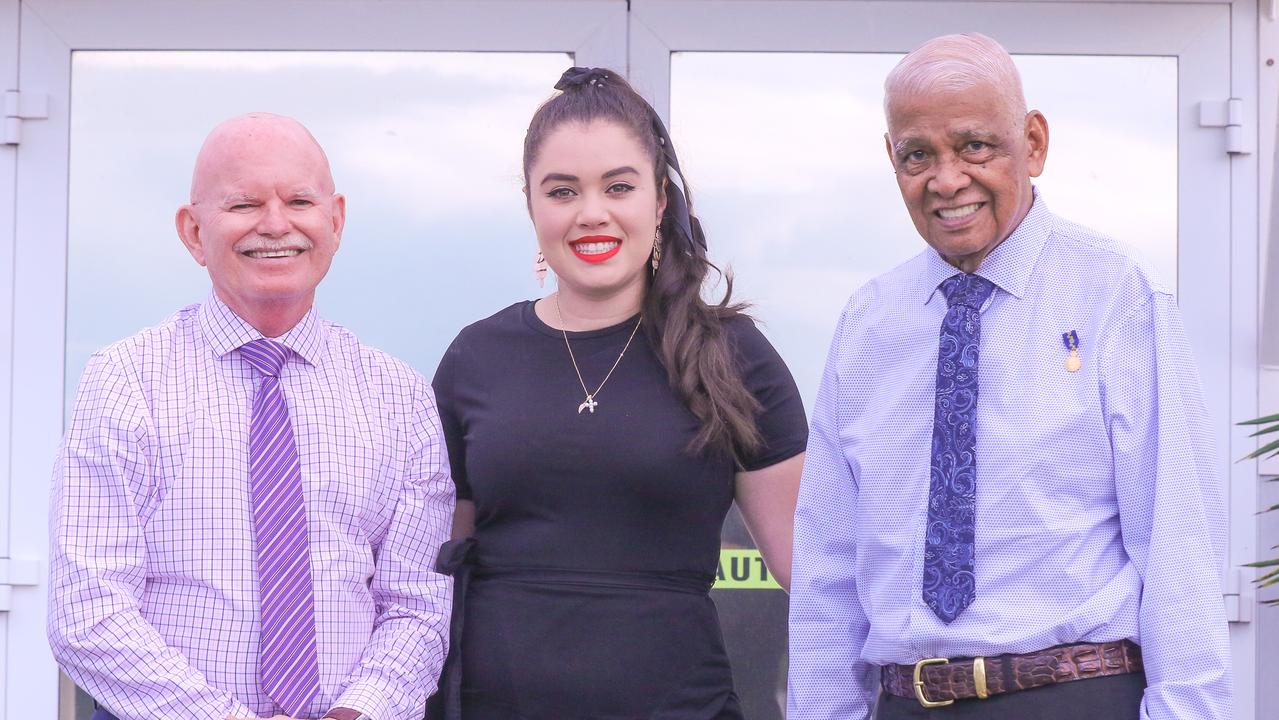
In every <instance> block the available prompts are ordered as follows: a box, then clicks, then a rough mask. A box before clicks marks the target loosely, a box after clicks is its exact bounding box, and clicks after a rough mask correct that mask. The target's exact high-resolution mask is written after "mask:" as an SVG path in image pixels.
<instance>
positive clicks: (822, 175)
mask: <svg viewBox="0 0 1279 720" xmlns="http://www.w3.org/2000/svg"><path fill="white" fill-rule="evenodd" d="M900 59H901V56H900V55H892V54H871V53H862V54H857V53H675V54H674V55H673V56H672V59H671V124H672V135H673V136H674V138H675V142H676V144H677V146H678V148H679V151H680V161H681V163H682V164H683V166H684V169H685V170H686V171H687V172H688V177H689V180H690V183H691V184H692V187H693V191H694V194H695V201H696V204H697V208H696V211H697V214H698V215H699V217H701V219H702V220H703V222H704V223H705V225H706V232H707V236H708V238H709V243H710V248H711V255H712V257H713V258H714V259H715V260H716V263H717V264H719V265H720V267H725V266H731V267H732V268H733V270H734V271H735V272H736V276H737V277H736V282H735V285H734V287H735V291H736V293H738V294H739V295H740V297H741V298H742V299H745V300H749V301H751V302H753V303H754V304H755V309H756V314H757V316H758V317H759V318H760V319H761V320H762V321H763V323H764V324H765V326H764V331H765V333H767V334H768V336H769V338H770V339H771V340H772V341H773V342H774V343H775V344H776V345H777V346H778V350H779V351H780V352H781V353H782V356H783V357H784V358H785V359H786V361H787V363H789V365H790V367H791V371H792V372H794V374H795V379H796V380H797V381H798V383H799V387H800V390H801V392H802V393H803V394H804V399H805V403H806V406H807V407H809V408H811V407H812V401H813V399H814V398H815V397H816V395H817V384H818V381H819V380H820V378H821V370H822V367H823V366H824V362H825V357H826V350H827V346H828V344H829V342H830V337H831V332H832V331H833V329H834V327H835V321H836V320H837V319H838V317H839V313H840V311H841V310H842V309H843V306H844V303H845V301H846V300H847V299H848V296H849V295H850V294H851V293H852V292H853V290H855V289H857V288H858V287H860V286H861V285H862V284H863V283H865V282H866V281H867V280H869V279H870V278H872V277H874V276H875V275H878V274H880V273H882V272H885V271H887V270H889V269H891V268H893V267H895V266H896V265H898V264H900V263H901V262H904V261H905V260H907V259H908V258H910V257H912V256H913V255H915V254H916V253H918V252H919V251H920V250H921V249H923V248H924V247H925V246H924V242H923V240H922V239H920V237H919V234H918V233H916V232H915V229H914V226H913V225H912V224H911V222H910V218H909V217H908V216H907V214H906V210H905V207H904V205H903V204H902V199H901V195H900V194H899V192H898V190H897V184H896V183H895V182H894V180H893V171H892V166H891V165H890V163H889V160H888V155H887V152H886V150H885V148H884V131H885V130H886V125H885V122H884V113H883V105H882V103H883V81H884V77H885V76H886V75H887V74H888V71H889V70H891V69H892V68H893V66H894V65H896V64H897V62H898V61H899V60H900ZM1016 62H1017V65H1018V67H1019V69H1020V70H1021V72H1022V78H1023V84H1024V86H1025V94H1026V100H1027V103H1028V104H1029V106H1030V107H1031V108H1037V109H1039V110H1041V111H1043V113H1044V115H1045V116H1046V117H1047V119H1048V126H1049V130H1050V145H1049V153H1048V163H1047V166H1046V169H1045V171H1044V174H1043V176H1042V177H1040V178H1038V179H1036V181H1035V183H1036V185H1037V186H1038V187H1039V188H1040V189H1041V190H1042V191H1043V194H1044V199H1045V201H1046V202H1047V203H1048V206H1049V207H1050V208H1052V210H1053V211H1054V212H1055V213H1057V214H1059V215H1062V216H1063V217H1066V218H1069V219H1071V220H1073V221H1075V222H1079V223H1083V224H1085V225H1089V226H1091V227H1093V228H1096V229H1097V230H1100V231H1101V232H1104V233H1107V234H1109V235H1112V236H1113V237H1116V238H1118V239H1120V240H1122V241H1123V242H1125V243H1128V244H1129V245H1131V246H1133V247H1135V248H1136V249H1137V250H1139V251H1140V253H1141V254H1142V255H1143V256H1144V257H1145V258H1146V259H1147V260H1148V261H1149V262H1150V263H1151V264H1152V265H1153V266H1154V268H1155V270H1156V272H1157V273H1158V274H1159V275H1161V276H1162V277H1163V278H1164V279H1165V280H1166V281H1168V282H1169V283H1170V284H1174V287H1175V282H1176V279H1177V106H1176V102H1177V61H1176V58H1171V57H1122V56H1108V57H1097V56H1060V55H1035V56H1019V57H1017V58H1016Z"/></svg>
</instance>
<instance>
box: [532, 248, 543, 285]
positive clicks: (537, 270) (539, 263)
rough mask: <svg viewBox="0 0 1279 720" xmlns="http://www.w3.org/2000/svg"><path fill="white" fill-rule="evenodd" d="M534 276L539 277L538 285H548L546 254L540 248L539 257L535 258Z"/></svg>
mask: <svg viewBox="0 0 1279 720" xmlns="http://www.w3.org/2000/svg"><path fill="white" fill-rule="evenodd" d="M533 277H535V278H537V286H538V287H546V256H545V255H543V254H542V251H541V250H538V251H537V257H535V258H533Z"/></svg>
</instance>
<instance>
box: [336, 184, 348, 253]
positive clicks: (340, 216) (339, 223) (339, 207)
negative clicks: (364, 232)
mask: <svg viewBox="0 0 1279 720" xmlns="http://www.w3.org/2000/svg"><path fill="white" fill-rule="evenodd" d="M344 227H346V196H345V195H343V194H342V193H334V195H333V239H334V240H336V241H337V242H335V243H334V246H333V249H334V250H336V249H337V247H338V246H339V245H341V244H342V228H344Z"/></svg>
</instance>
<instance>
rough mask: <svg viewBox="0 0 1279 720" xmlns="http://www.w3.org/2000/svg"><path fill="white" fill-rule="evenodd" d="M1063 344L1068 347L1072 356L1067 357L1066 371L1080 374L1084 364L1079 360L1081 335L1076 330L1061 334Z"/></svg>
mask: <svg viewBox="0 0 1279 720" xmlns="http://www.w3.org/2000/svg"><path fill="white" fill-rule="evenodd" d="M1061 342H1062V344H1063V345H1065V346H1066V350H1067V351H1069V352H1070V354H1069V355H1067V356H1066V371H1067V372H1078V371H1079V368H1080V366H1081V365H1082V364H1083V363H1082V362H1081V361H1080V360H1079V333H1077V332H1075V331H1074V330H1071V331H1070V332H1064V333H1062V334H1061Z"/></svg>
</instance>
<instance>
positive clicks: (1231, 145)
mask: <svg viewBox="0 0 1279 720" xmlns="http://www.w3.org/2000/svg"><path fill="white" fill-rule="evenodd" d="M1244 119H1245V118H1244V108H1243V99H1242V98H1230V99H1229V100H1226V101H1225V102H1215V101H1209V100H1205V101H1203V102H1201V103H1199V127H1219V128H1225V129H1226V152H1227V153H1229V154H1231V155H1247V154H1249V153H1251V152H1252V138H1250V137H1248V135H1247V134H1246V133H1244Z"/></svg>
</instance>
